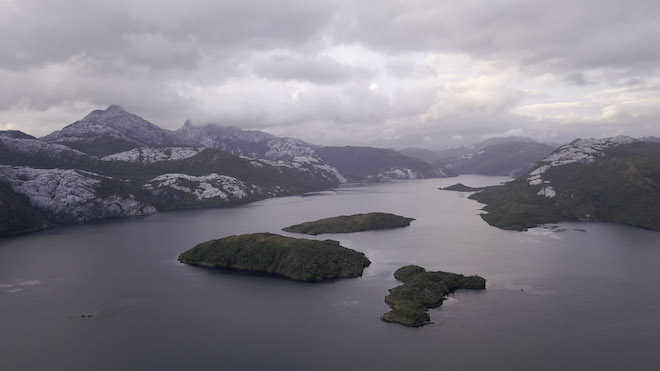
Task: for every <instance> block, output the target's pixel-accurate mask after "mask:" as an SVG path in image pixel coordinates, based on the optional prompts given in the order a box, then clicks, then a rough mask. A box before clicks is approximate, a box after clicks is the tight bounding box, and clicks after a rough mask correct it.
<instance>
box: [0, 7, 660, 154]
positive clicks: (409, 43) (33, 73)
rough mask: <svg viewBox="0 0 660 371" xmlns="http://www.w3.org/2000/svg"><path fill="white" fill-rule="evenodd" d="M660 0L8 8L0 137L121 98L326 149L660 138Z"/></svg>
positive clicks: (174, 120) (141, 110)
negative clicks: (502, 139)
mask: <svg viewBox="0 0 660 371" xmlns="http://www.w3.org/2000/svg"><path fill="white" fill-rule="evenodd" d="M658 19H660V3H658V2H657V1H630V0H629V1H614V0H598V1H595V0H593V1H592V0H586V1H580V2H575V1H557V0H554V1H549V0H542V1H534V2H530V1H523V0H509V1H504V0H494V1H489V2H483V1H477V0H468V1H461V2H456V1H430V0H429V1H427V0H413V1H405V2H404V1H395V0H392V1H387V0H381V1H345V0H317V1H309V2H301V1H293V0H288V1H287V0H285V1H245V0H243V1H210V0H193V1H187V2H174V1H171V2H170V1H163V0H161V1H156V0H144V1H126V0H123V1H122V0H118V1H113V2H102V1H82V0H66V1H63V0H54V1H48V2H44V1H38V0H5V1H0V32H2V35H3V37H1V38H0V129H3V128H13V129H21V130H24V131H26V132H29V133H32V134H35V135H44V134H47V133H48V132H50V131H52V130H55V129H59V128H60V127H62V126H64V125H66V124H68V123H70V122H72V121H75V120H76V119H78V118H80V117H82V116H83V115H84V114H85V113H87V112H88V111H89V110H91V109H95V108H101V107H104V106H107V105H109V104H113V103H114V104H120V105H122V106H124V107H125V108H127V109H129V110H131V111H134V112H135V113H137V114H140V115H142V116H143V117H145V118H147V119H149V120H151V121H153V122H155V123H157V124H159V125H161V126H164V127H168V128H176V127H179V126H180V125H181V123H182V122H183V121H184V120H185V119H187V118H190V119H192V120H193V121H194V122H199V123H202V122H203V123H206V122H215V123H220V124H224V125H234V126H239V127H244V128H257V129H262V130H267V131H270V132H272V133H275V134H279V135H288V136H295V137H299V138H302V139H306V140H309V141H311V142H315V143H319V144H373V145H383V146H395V147H401V146H425V147H431V148H433V147H441V146H446V145H455V144H462V143H464V142H473V141H477V140H480V139H483V138H487V137H491V136H501V135H510V134H515V135H529V136H533V137H536V138H539V139H545V140H552V141H565V140H569V139H571V138H573V137H577V136H605V135H615V134H628V135H634V136H641V135H660V122H659V120H658V119H659V118H660V71H659V68H658V66H660V63H659V62H660V48H657V47H656V46H657V45H660V22H658Z"/></svg>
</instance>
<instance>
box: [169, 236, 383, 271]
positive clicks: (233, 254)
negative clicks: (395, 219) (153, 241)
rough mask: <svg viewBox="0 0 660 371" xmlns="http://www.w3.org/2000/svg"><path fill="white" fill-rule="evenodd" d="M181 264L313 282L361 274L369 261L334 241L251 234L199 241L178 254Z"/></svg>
mask: <svg viewBox="0 0 660 371" xmlns="http://www.w3.org/2000/svg"><path fill="white" fill-rule="evenodd" d="M179 261H180V262H182V263H185V264H190V265H196V266H201V267H206V268H221V269H229V270H237V271H245V272H254V273H266V274H273V275H278V276H283V277H286V278H290V279H293V280H298V281H310V282H317V281H323V280H329V279H335V278H352V277H359V276H361V275H362V271H363V270H364V268H366V267H368V266H369V264H371V262H370V261H369V259H367V257H366V256H365V255H364V254H363V253H361V252H358V251H355V250H351V249H347V248H345V247H343V246H341V245H339V242H338V241H334V240H324V241H319V240H310V239H303V238H291V237H285V236H281V235H277V234H273V233H253V234H244V235H235V236H229V237H224V238H221V239H218V240H211V241H207V242H203V243H200V244H199V245H197V246H195V247H193V248H192V249H190V250H188V251H185V252H184V253H182V254H181V255H179Z"/></svg>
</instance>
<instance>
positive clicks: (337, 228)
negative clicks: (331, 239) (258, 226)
mask: <svg viewBox="0 0 660 371" xmlns="http://www.w3.org/2000/svg"><path fill="white" fill-rule="evenodd" d="M413 220H415V219H413V218H407V217H405V216H400V215H395V214H389V213H367V214H355V215H342V216H336V217H332V218H324V219H319V220H315V221H313V222H305V223H301V224H296V225H292V226H289V227H286V228H283V229H282V230H283V231H286V232H293V233H304V234H309V235H313V236H315V235H317V234H322V233H353V232H363V231H371V230H380V229H392V228H400V227H407V226H409V225H410V222H412V221H413Z"/></svg>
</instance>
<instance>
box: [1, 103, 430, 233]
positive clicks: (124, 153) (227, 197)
mask: <svg viewBox="0 0 660 371" xmlns="http://www.w3.org/2000/svg"><path fill="white" fill-rule="evenodd" d="M326 153H333V154H335V156H334V157H333V156H330V158H333V159H336V158H337V157H339V158H341V157H346V158H348V157H350V156H353V157H352V158H353V159H355V156H363V158H361V159H360V163H361V165H360V166H361V167H363V169H361V170H359V169H356V168H351V167H347V166H346V165H345V163H344V162H342V161H339V163H340V164H342V166H344V169H345V170H348V172H349V173H350V174H351V176H352V180H364V181H379V180H385V179H392V178H420V177H429V176H434V175H441V174H439V173H438V172H436V171H433V170H432V169H431V168H430V167H429V166H428V165H427V164H424V163H423V162H420V161H418V160H415V159H411V158H407V157H405V156H402V155H400V154H398V153H396V152H394V151H389V150H381V149H368V150H366V151H362V150H361V151H358V153H356V152H355V150H354V149H353V148H352V147H346V148H342V149H338V150H333V148H329V149H328V151H324V149H323V148H322V147H318V146H314V145H311V144H308V143H305V142H303V141H300V140H297V139H292V138H280V137H276V136H274V135H271V134H267V133H263V132H259V131H250V130H241V129H237V128H232V127H223V126H218V125H202V126H194V125H192V124H191V123H190V122H187V123H186V124H185V125H184V126H183V127H182V128H181V129H179V130H176V131H170V130H165V129H162V128H160V127H158V126H156V125H154V124H152V123H150V122H148V121H146V120H144V119H143V118H141V117H139V116H137V115H135V114H133V113H130V112H127V111H125V110H124V109H122V108H121V107H119V106H110V107H108V108H107V109H105V110H95V111H92V112H91V113H89V114H88V115H87V116H85V117H84V118H83V119H82V120H79V121H76V122H74V123H72V124H70V125H68V126H66V127H64V128H63V129H62V130H58V131H56V132H54V133H52V134H49V135H47V136H45V137H43V138H35V137H33V136H30V135H27V134H25V133H22V132H20V131H1V132H0V167H1V171H0V183H1V184H2V187H3V188H2V192H3V193H2V195H3V202H4V204H6V205H9V206H8V207H11V208H12V210H14V212H13V214H7V217H5V218H4V219H3V217H2V215H0V224H1V225H0V236H2V235H9V234H14V233H18V232H17V231H19V230H24V231H30V230H33V229H39V228H43V226H44V225H49V224H62V223H86V222H89V221H93V220H99V219H105V218H115V217H125V216H136V215H147V214H150V213H153V212H156V211H157V210H173V209H181V208H195V207H220V206H231V205H237V204H242V203H246V202H251V201H255V200H260V199H264V198H268V197H276V196H284V195H293V194H301V193H305V192H311V191H318V190H323V189H328V188H332V187H336V186H338V185H339V184H341V183H344V182H346V181H347V179H346V176H344V175H343V174H342V171H340V170H338V169H337V167H336V166H333V165H332V164H330V163H329V161H327V160H326V159H324V158H323V156H322V154H326ZM360 171H361V172H360ZM11 215H15V216H16V218H14V219H12V218H10V217H9V216H11ZM21 215H23V216H24V217H21ZM44 220H45V222H44Z"/></svg>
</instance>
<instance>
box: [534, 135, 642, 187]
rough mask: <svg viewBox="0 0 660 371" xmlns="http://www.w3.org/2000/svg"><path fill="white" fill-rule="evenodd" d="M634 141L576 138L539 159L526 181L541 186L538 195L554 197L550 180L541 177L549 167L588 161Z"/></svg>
mask: <svg viewBox="0 0 660 371" xmlns="http://www.w3.org/2000/svg"><path fill="white" fill-rule="evenodd" d="M634 142H638V140H637V139H635V138H631V137H627V136H618V137H612V138H603V139H594V138H588V139H576V140H574V141H572V142H571V143H569V144H565V145H563V146H561V147H559V148H557V149H556V150H555V151H554V152H552V153H551V154H550V155H549V156H547V157H546V158H544V159H543V160H541V161H539V163H538V166H537V167H536V168H535V169H534V170H532V171H530V172H529V176H528V177H527V181H528V183H529V185H531V186H541V188H540V189H539V191H538V193H537V194H538V195H541V196H545V197H549V198H552V197H555V196H556V195H557V192H556V191H555V189H554V188H553V187H552V185H551V182H550V181H549V180H547V179H543V174H544V173H545V172H546V171H548V170H549V169H550V168H553V167H558V166H564V165H568V164H573V163H590V162H593V161H595V160H596V159H598V158H600V157H603V156H605V153H606V150H608V149H610V148H613V147H616V146H620V145H623V144H631V143H634Z"/></svg>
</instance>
